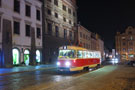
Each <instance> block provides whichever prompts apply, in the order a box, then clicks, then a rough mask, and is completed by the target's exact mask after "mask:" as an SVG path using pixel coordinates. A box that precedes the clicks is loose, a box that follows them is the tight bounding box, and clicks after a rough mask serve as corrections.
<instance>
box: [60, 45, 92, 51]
mask: <svg viewBox="0 0 135 90" xmlns="http://www.w3.org/2000/svg"><path fill="white" fill-rule="evenodd" d="M59 49H74V50H88V49H86V48H83V47H78V46H62V47H60V48H59ZM91 51H92V50H91Z"/></svg>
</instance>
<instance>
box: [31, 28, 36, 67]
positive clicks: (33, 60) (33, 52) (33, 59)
mask: <svg viewBox="0 0 135 90" xmlns="http://www.w3.org/2000/svg"><path fill="white" fill-rule="evenodd" d="M30 65H36V40H35V29H34V28H33V27H31V52H30Z"/></svg>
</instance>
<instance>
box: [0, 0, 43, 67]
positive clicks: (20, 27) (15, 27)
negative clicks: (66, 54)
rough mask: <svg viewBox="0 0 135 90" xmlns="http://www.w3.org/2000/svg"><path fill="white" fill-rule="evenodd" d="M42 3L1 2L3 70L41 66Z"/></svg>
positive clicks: (0, 63) (0, 64)
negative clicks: (17, 66) (30, 65)
mask: <svg viewBox="0 0 135 90" xmlns="http://www.w3.org/2000/svg"><path fill="white" fill-rule="evenodd" d="M41 7H42V3H41V2H40V1H39V0H0V67H8V66H12V65H19V64H25V65H29V64H35V63H40V62H41V55H42V53H41V52H42V51H41V50H42V10H41Z"/></svg>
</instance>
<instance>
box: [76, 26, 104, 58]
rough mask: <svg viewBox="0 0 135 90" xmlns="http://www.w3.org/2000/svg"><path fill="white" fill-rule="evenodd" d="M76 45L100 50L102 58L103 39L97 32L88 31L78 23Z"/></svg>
mask: <svg viewBox="0 0 135 90" xmlns="http://www.w3.org/2000/svg"><path fill="white" fill-rule="evenodd" d="M78 45H79V46H81V47H84V48H87V49H89V50H97V51H100V52H101V56H102V60H104V41H103V40H102V39H101V37H100V36H99V35H98V34H95V33H93V32H90V31H89V30H87V29H86V28H85V27H83V26H82V25H80V24H78Z"/></svg>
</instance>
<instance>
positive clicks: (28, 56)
mask: <svg viewBox="0 0 135 90" xmlns="http://www.w3.org/2000/svg"><path fill="white" fill-rule="evenodd" d="M29 61H30V51H29V50H25V51H24V63H25V65H27V66H28V65H29Z"/></svg>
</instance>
